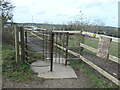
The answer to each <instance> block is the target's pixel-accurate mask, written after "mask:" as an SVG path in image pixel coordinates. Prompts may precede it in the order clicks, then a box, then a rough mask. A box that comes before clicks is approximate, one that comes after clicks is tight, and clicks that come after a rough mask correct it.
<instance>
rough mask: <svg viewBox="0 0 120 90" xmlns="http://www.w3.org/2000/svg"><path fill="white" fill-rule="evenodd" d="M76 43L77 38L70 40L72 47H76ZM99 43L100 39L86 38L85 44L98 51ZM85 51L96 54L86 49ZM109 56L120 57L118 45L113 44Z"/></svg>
mask: <svg viewBox="0 0 120 90" xmlns="http://www.w3.org/2000/svg"><path fill="white" fill-rule="evenodd" d="M76 42H78V41H77V37H74V38H72V37H70V40H69V45H70V46H76V44H75V43H76ZM98 43H99V39H98V38H90V37H85V41H84V44H86V45H88V46H90V47H93V48H95V49H97V48H98ZM119 46H120V44H119ZM84 51H85V52H89V53H92V54H95V53H94V52H92V51H89V50H87V49H84ZM109 54H110V55H113V56H116V57H118V43H115V42H111V44H110V49H109Z"/></svg>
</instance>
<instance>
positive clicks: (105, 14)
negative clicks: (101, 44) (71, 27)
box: [12, 0, 118, 27]
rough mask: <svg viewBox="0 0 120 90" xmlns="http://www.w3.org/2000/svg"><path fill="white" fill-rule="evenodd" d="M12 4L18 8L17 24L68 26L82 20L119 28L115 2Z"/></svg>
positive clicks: (27, 0)
mask: <svg viewBox="0 0 120 90" xmlns="http://www.w3.org/2000/svg"><path fill="white" fill-rule="evenodd" d="M21 2H24V3H22V4H21ZM12 3H13V5H14V6H16V7H15V9H14V12H13V14H14V16H13V21H14V22H17V23H32V22H33V23H49V24H68V23H69V22H71V21H72V22H74V21H77V20H78V21H80V18H82V21H85V20H86V21H87V22H90V23H94V24H103V25H102V26H112V27H118V10H117V9H118V1H115V0H97V1H96V0H86V1H85V0H64V1H63V0H57V1H56V0H44V1H42V0H34V1H33V0H21V1H18V0H12ZM26 3H27V4H26ZM61 6H62V7H61Z"/></svg>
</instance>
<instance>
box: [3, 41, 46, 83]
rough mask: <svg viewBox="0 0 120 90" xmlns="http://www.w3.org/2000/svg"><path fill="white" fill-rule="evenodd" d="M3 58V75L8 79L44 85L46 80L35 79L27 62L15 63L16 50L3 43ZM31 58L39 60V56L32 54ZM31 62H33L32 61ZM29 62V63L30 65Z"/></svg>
mask: <svg viewBox="0 0 120 90" xmlns="http://www.w3.org/2000/svg"><path fill="white" fill-rule="evenodd" d="M2 52H3V53H2V56H3V64H2V66H3V70H2V71H3V75H5V76H6V77H7V78H11V79H12V80H14V81H16V82H23V81H32V80H36V81H38V80H39V82H40V83H43V82H44V80H45V79H41V78H37V77H34V75H35V73H34V72H33V71H32V70H31V69H30V67H29V66H28V65H27V64H26V63H25V62H18V63H16V61H15V49H14V47H11V46H9V45H8V44H5V43H3V47H2ZM31 56H33V57H36V58H38V56H37V55H35V54H31ZM30 62H31V61H30ZM30 62H29V63H30Z"/></svg>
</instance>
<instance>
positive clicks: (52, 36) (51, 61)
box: [50, 32, 54, 71]
mask: <svg viewBox="0 0 120 90" xmlns="http://www.w3.org/2000/svg"><path fill="white" fill-rule="evenodd" d="M53 43H54V33H53V32H51V33H50V71H53Z"/></svg>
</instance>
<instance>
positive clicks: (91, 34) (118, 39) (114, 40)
mask: <svg viewBox="0 0 120 90" xmlns="http://www.w3.org/2000/svg"><path fill="white" fill-rule="evenodd" d="M53 32H60V33H66V32H69V33H73V34H75V33H76V34H77V33H81V31H53ZM82 34H83V35H86V36H90V37H95V38H99V37H100V36H104V37H108V38H111V39H112V42H116V43H120V38H115V37H111V36H106V35H100V34H96V36H94V35H95V33H90V32H85V31H83V32H82Z"/></svg>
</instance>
